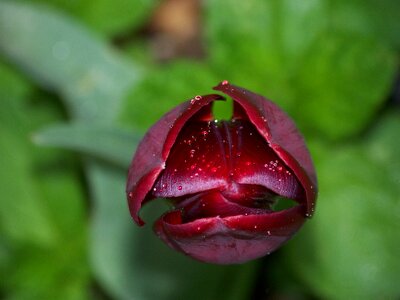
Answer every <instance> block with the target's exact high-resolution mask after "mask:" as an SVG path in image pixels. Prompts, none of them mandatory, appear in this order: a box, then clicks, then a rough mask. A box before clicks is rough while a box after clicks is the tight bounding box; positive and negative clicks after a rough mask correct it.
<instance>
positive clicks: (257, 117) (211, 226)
mask: <svg viewBox="0 0 400 300" xmlns="http://www.w3.org/2000/svg"><path fill="white" fill-rule="evenodd" d="M214 90H217V91H220V92H222V93H224V94H226V95H228V96H230V97H231V98H232V99H233V101H234V102H233V103H234V104H233V105H234V111H233V116H232V118H231V120H229V121H217V120H214V117H213V113H212V103H213V101H216V100H222V99H224V98H223V97H222V96H220V95H216V94H212V95H206V96H196V97H194V98H193V99H191V100H189V101H186V102H184V103H182V104H180V105H178V106H177V107H175V108H174V109H173V110H171V111H170V112H168V113H167V114H166V115H164V116H163V117H162V118H161V119H160V120H159V121H158V122H157V123H156V124H154V125H153V127H152V128H151V129H150V130H149V131H148V132H147V134H146V135H145V136H144V138H143V140H142V141H141V143H140V144H139V146H138V148H137V151H136V154H135V156H134V157H133V160H132V164H131V166H130V169H129V177H128V182H127V188H126V192H127V195H128V202H129V209H130V212H131V215H132V217H133V219H134V220H135V221H136V222H137V223H138V224H139V225H143V224H144V223H143V221H142V220H141V219H140V217H139V216H138V213H139V210H140V208H141V206H142V204H143V203H146V202H147V201H149V200H152V199H154V198H167V199H170V200H171V202H172V203H173V205H174V209H173V210H172V211H169V212H166V213H165V214H164V215H163V216H161V218H160V219H159V220H158V221H157V222H156V224H155V227H154V229H155V232H156V233H157V235H158V236H159V237H160V238H161V239H162V240H163V241H164V242H165V243H167V244H168V245H169V246H170V247H171V248H174V249H176V250H178V251H181V252H183V253H185V254H186V255H189V256H191V257H193V258H195V259H198V260H201V261H204V262H211V263H217V264H231V263H242V262H245V261H248V260H251V259H254V258H258V257H260V256H263V255H266V254H269V253H270V252H272V251H274V250H276V249H277V248H278V247H279V246H281V245H282V244H283V243H284V242H286V241H287V240H288V239H290V238H291V237H292V236H293V234H294V233H295V232H296V231H297V230H298V229H299V228H300V227H301V225H302V224H303V223H304V221H305V219H306V217H311V215H312V214H313V212H314V205H315V199H316V194H317V182H316V181H317V180H316V175H315V170H314V167H313V164H312V161H311V157H310V154H309V152H308V150H307V147H306V145H305V144H304V140H303V138H302V136H301V135H300V133H299V131H298V130H297V128H296V126H295V124H294V123H293V121H292V120H291V119H290V118H289V117H288V116H287V115H286V114H285V113H284V112H283V111H282V110H281V109H280V108H279V107H278V106H276V105H275V104H274V103H272V102H271V101H269V100H267V99H265V98H264V97H262V96H260V95H257V94H254V93H252V92H250V91H248V90H245V89H242V88H240V87H236V86H234V85H231V84H229V83H228V82H226V81H224V82H222V83H220V84H219V85H218V86H216V87H215V88H214ZM281 198H286V199H291V200H293V203H295V204H296V205H294V206H291V207H289V208H286V209H281V210H278V209H276V208H275V202H276V201H278V199H281Z"/></svg>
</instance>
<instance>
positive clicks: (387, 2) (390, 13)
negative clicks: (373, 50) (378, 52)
mask: <svg viewBox="0 0 400 300" xmlns="http://www.w3.org/2000/svg"><path fill="white" fill-rule="evenodd" d="M331 4H332V9H334V10H335V11H337V13H336V14H335V16H333V18H332V22H333V23H334V24H335V27H337V28H340V29H345V30H347V31H352V32H356V33H359V34H361V35H364V36H368V37H371V36H373V37H375V38H376V39H378V40H379V41H381V42H382V43H385V44H389V45H391V46H393V47H395V48H396V49H397V50H398V49H399V48H400V37H399V34H398V32H399V30H400V23H399V22H398V20H399V18H400V2H399V1H392V0H383V1H379V2H376V1H374V0H352V1H346V0H344V1H332V2H331Z"/></svg>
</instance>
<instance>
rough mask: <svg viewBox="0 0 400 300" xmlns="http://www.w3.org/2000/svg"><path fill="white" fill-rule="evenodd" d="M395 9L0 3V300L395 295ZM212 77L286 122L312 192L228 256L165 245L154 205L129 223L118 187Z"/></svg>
mask: <svg viewBox="0 0 400 300" xmlns="http://www.w3.org/2000/svg"><path fill="white" fill-rule="evenodd" d="M399 20H400V2H399V1H393V0H382V1H373V0H336V1H332V0H307V1H297V0H246V1H234V0H225V1H222V0H203V1H200V0H114V1H108V0H98V1H83V0H74V1H70V0H30V1H4V0H0V191H1V192H0V298H2V299H138V300H141V299H143V300H148V299H150V300H152V299H156V300H157V299H161V300H163V299H229V300H230V299H233V300H247V299H399V298H400V286H399V280H400V259H399V253H400V235H399V233H400V197H399V194H400V150H399V149H400V84H399V50H400V22H399ZM222 80H229V81H230V82H231V83H233V84H236V85H239V86H243V87H245V88H247V89H250V90H252V91H255V92H257V93H260V94H262V95H265V96H266V97H268V98H270V99H273V100H274V101H275V102H276V103H278V104H279V105H280V106H281V107H282V108H283V109H284V110H286V111H287V112H288V113H289V115H291V116H292V118H293V119H294V120H295V121H296V123H297V124H298V126H299V128H300V129H301V131H302V132H303V134H304V136H305V138H306V140H307V142H308V145H309V147H310V150H311V152H312V155H313V158H314V161H315V165H316V168H317V171H318V178H319V190H320V193H319V199H318V203H317V209H316V214H315V217H314V218H313V219H312V220H310V221H308V222H307V224H306V225H305V227H304V228H303V229H302V230H301V232H300V233H299V234H297V235H296V236H295V238H293V239H292V240H291V241H290V242H289V243H287V244H286V245H285V246H284V247H282V248H281V249H280V250H279V251H277V252H275V253H273V254H272V255H270V256H268V257H265V258H262V259H258V260H255V261H253V262H249V263H246V264H243V265H234V266H214V265H209V264H204V263H199V262H196V261H193V260H191V259H190V258H187V257H184V256H183V255H181V254H179V253H175V252H174V251H172V250H170V249H169V248H167V246H165V245H164V244H163V243H162V242H161V241H160V240H158V239H157V237H156V236H155V235H154V234H153V233H152V232H151V224H152V222H153V221H154V220H155V219H156V218H157V217H158V216H159V215H160V214H161V213H162V212H163V211H165V206H163V205H161V204H160V201H158V202H157V201H154V202H152V203H149V204H148V205H147V206H146V207H145V208H144V210H143V212H142V216H143V218H144V219H145V220H146V221H147V225H146V226H145V227H144V228H140V229H139V228H137V226H136V225H135V224H134V223H133V222H132V221H131V219H130V216H129V213H128V209H127V204H126V200H125V193H124V189H125V177H126V173H127V168H128V166H129V163H130V159H131V157H132V154H133V152H134V149H135V147H136V144H137V142H138V140H139V139H140V137H141V136H142V135H143V134H144V132H145V131H146V129H147V128H148V127H149V126H150V125H151V124H153V123H154V122H155V121H156V120H157V119H158V118H159V117H160V116H161V115H163V114H164V113H165V112H167V111H168V110H170V109H171V108H172V107H173V106H174V105H177V104H178V103H180V102H182V101H184V100H186V99H190V98H192V97H193V96H194V95H197V94H208V93H211V92H212V90H211V87H213V86H215V85H216V84H217V83H218V82H220V81H222ZM223 110H224V108H222V111H223ZM222 113H223V112H222Z"/></svg>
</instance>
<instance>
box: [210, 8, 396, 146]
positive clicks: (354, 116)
mask: <svg viewBox="0 0 400 300" xmlns="http://www.w3.org/2000/svg"><path fill="white" fill-rule="evenodd" d="M206 3H207V5H206V18H207V23H206V25H207V26H206V37H207V41H208V45H209V48H210V49H212V51H210V64H211V65H212V66H213V67H214V69H215V70H216V72H217V74H220V76H221V77H223V78H224V79H228V80H231V81H232V82H233V83H236V84H238V85H242V86H245V87H247V88H249V89H250V90H254V91H256V92H259V93H261V94H263V95H265V96H267V97H270V98H272V99H273V100H274V101H276V102H277V103H279V104H280V105H281V106H282V107H283V108H284V109H285V110H287V111H288V112H289V114H290V115H291V116H293V118H294V119H295V120H296V121H297V122H298V124H299V126H300V127H301V128H302V129H303V130H306V133H307V134H315V135H318V136H319V137H322V138H324V139H339V138H344V137H348V136H351V135H354V134H355V133H358V132H360V131H361V130H362V129H363V128H365V126H366V125H367V124H368V122H369V121H370V120H371V118H372V116H373V115H374V113H375V111H376V109H377V107H379V106H380V105H382V103H383V101H384V100H385V98H386V96H387V94H388V92H389V88H390V86H391V84H392V78H393V76H394V74H395V71H396V67H397V61H396V53H395V52H394V51H393V50H392V48H391V47H390V46H389V45H387V44H384V43H382V42H381V41H380V40H378V39H376V37H375V35H373V34H371V35H366V34H361V33H358V32H356V31H352V30H349V31H346V30H345V28H344V27H345V25H343V24H340V25H343V26H341V27H340V26H339V24H337V23H338V22H339V21H338V20H336V19H335V17H336V14H339V13H340V11H339V9H338V10H335V9H333V10H332V9H331V6H330V4H329V1H325V0H313V1H306V2H304V1H302V2H299V1H291V0H283V1H280V0H279V1H275V0H271V1H256V0H250V1H246V2H244V1H242V2H240V3H236V1H233V0H231V1H225V2H224V1H207V2H206ZM221 11H223V13H222V14H221V13H220V12H221ZM334 19H335V20H336V23H335V22H333V20H334ZM232 20H235V21H234V22H232ZM249 20H251V22H249ZM341 21H343V22H345V20H341ZM370 27H371V25H370V24H369V25H368V28H370ZM365 30H370V29H367V28H366V29H365ZM232 49H234V51H232ZM377 74H379V76H377Z"/></svg>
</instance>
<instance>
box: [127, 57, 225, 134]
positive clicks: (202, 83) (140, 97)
mask: <svg viewBox="0 0 400 300" xmlns="http://www.w3.org/2000/svg"><path fill="white" fill-rule="evenodd" d="M220 81H222V80H221V79H218V77H216V76H215V75H214V74H213V73H212V71H211V68H208V67H207V66H205V65H202V64H199V63H197V62H190V61H176V62H173V63H169V64H164V65H161V66H157V67H155V66H153V67H149V69H148V72H147V73H146V74H145V76H144V78H143V80H142V81H141V82H140V83H139V84H138V85H137V87H135V88H134V89H132V91H131V93H130V94H129V96H128V97H127V98H126V101H125V102H124V107H123V110H122V114H121V119H122V121H123V122H124V123H127V124H130V125H134V126H135V127H137V128H142V129H146V130H147V129H148V128H149V127H150V126H151V125H152V124H154V123H155V122H156V121H157V120H158V119H159V118H160V117H161V116H162V115H164V114H165V113H166V112H168V111H170V110H171V109H172V108H173V107H174V106H176V105H178V104H180V103H182V102H183V101H186V100H188V99H191V98H193V97H194V96H196V95H204V94H212V93H215V91H213V90H212V87H213V86H216V85H217V84H218V83H219V82H220Z"/></svg>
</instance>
